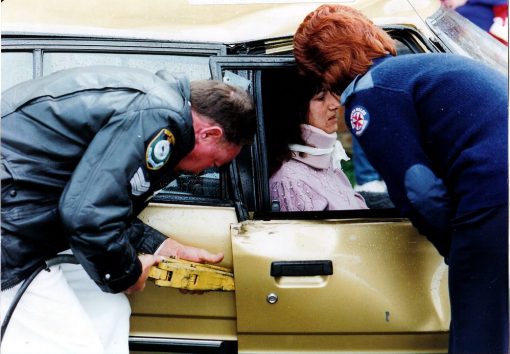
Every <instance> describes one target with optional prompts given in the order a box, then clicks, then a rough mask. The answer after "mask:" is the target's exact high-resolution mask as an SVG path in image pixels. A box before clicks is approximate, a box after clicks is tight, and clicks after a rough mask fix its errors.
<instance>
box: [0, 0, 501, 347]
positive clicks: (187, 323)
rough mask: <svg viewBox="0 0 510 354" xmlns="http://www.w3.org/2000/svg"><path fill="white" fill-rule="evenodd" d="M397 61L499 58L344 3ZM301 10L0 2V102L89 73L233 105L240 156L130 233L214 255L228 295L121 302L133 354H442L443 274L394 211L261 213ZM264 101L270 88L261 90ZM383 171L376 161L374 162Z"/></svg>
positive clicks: (493, 49)
mask: <svg viewBox="0 0 510 354" xmlns="http://www.w3.org/2000/svg"><path fill="white" fill-rule="evenodd" d="M330 2H331V3H337V2H341V3H344V4H345V5H348V6H353V7H356V8H358V9H360V10H361V11H363V12H364V13H365V14H366V15H367V16H369V17H370V18H371V19H372V20H373V21H374V22H375V23H376V24H377V25H379V26H381V27H382V28H383V29H384V30H385V31H387V32H388V34H389V35H390V36H391V37H392V38H393V39H394V40H395V41H396V43H397V48H398V54H399V55H400V54H413V53H429V52H431V53H434V52H453V53H458V54H460V55H464V56H469V57H473V58H475V59H477V60H480V61H483V62H485V63H487V64H489V65H491V66H493V67H496V68H497V69H498V70H500V71H502V72H503V73H505V74H506V75H508V57H507V55H508V52H507V49H506V47H504V46H503V45H502V44H500V43H499V42H497V41H496V40H494V39H493V38H492V37H490V36H489V35H487V34H486V33H485V32H483V31H482V30H480V29H478V28H477V27H475V26H474V25H473V24H471V23H470V22H468V21H467V20H465V19H464V18H462V17H460V15H458V14H457V13H455V12H452V11H450V10H446V9H444V8H441V7H440V4H439V1H434V0H351V1H330ZM319 4H320V3H319V2H313V1H299V0H297V1H287V0H253V1H249V0H145V1H143V2H142V1H133V0H110V1H104V0H73V1H66V0H45V1H44V2H43V1H40V0H4V1H2V4H1V6H2V8H1V10H2V13H1V16H2V18H1V19H2V22H1V25H2V54H1V58H2V66H1V73H2V74H1V84H2V90H6V89H8V88H9V87H12V86H13V85H15V84H17V83H19V82H22V81H25V80H28V79H32V78H35V77H40V76H44V75H48V74H50V73H52V72H55V71H58V70H62V69H67V68H72V67H78V66H89V65H120V66H130V67H137V68H143V69H146V70H149V71H151V72H156V71H158V70H161V69H167V70H168V71H170V72H172V73H185V74H187V75H188V76H189V77H190V79H191V80H194V79H209V78H212V79H218V80H224V81H226V82H229V83H231V84H234V85H239V86H241V87H243V88H245V89H246V90H248V91H249V92H250V93H251V95H252V96H253V99H254V102H255V104H256V111H257V132H256V136H255V139H254V142H253V144H252V145H250V146H248V147H245V148H244V149H243V150H242V152H241V154H240V155H239V156H238V157H237V158H236V159H235V160H234V161H233V162H232V163H231V164H230V165H229V166H228V167H227V168H222V169H210V170H208V171H206V172H205V173H203V174H201V175H199V176H197V175H181V176H179V178H178V179H177V180H175V181H173V182H172V183H170V184H169V185H168V186H167V187H166V188H164V189H163V190H162V191H160V193H158V194H157V195H155V196H154V198H153V199H152V200H151V203H150V204H149V206H148V207H147V208H146V209H145V210H144V211H143V212H142V213H141V214H140V215H139V218H140V219H141V220H143V221H144V222H146V223H147V224H149V225H151V226H152V227H154V228H156V229H158V230H160V231H161V232H163V233H164V234H166V235H168V236H169V237H172V238H174V239H176V240H178V241H180V242H182V243H185V244H188V245H193V246H196V247H202V248H206V249H208V250H210V251H212V252H223V253H224V254H225V259H224V260H223V262H222V263H221V264H220V265H221V266H223V267H227V268H232V269H233V270H234V275H235V286H236V290H235V291H234V292H207V293H205V294H203V295H200V296H199V295H183V294H181V293H180V292H179V291H178V290H176V289H172V288H162V287H156V286H155V285H154V284H152V283H148V285H147V287H146V289H145V291H143V292H142V293H137V294H133V295H131V296H130V302H131V306H132V317H131V336H130V348H131V351H132V352H133V353H142V352H143V353H147V352H179V353H184V352H185V353H235V352H239V353H262V352H266V353H267V352H271V353H278V352H279V353H292V352H300V353H320V352H329V353H332V352H335V353H341V352H345V353H347V352H349V353H352V352H356V353H383V352H384V353H387V352H393V353H395V352H399V353H446V352H447V348H448V328H449V320H450V314H449V312H450V308H449V300H448V288H447V282H448V281H447V266H446V265H445V263H444V261H443V259H442V258H441V257H440V256H439V254H438V253H437V251H436V250H435V249H434V248H433V246H432V245H431V244H430V243H429V242H428V241H427V239H426V238H425V237H423V236H422V235H420V234H418V232H417V230H416V229H415V228H413V226H412V225H411V224H410V222H409V220H407V219H405V218H401V217H400V216H399V215H398V213H397V212H396V210H394V209H380V208H375V209H368V210H350V211H324V212H280V211H279V210H278V205H276V204H275V203H272V201H271V200H270V197H269V185H268V179H269V172H268V155H267V154H268V152H267V149H266V146H267V144H266V142H267V141H268V140H269V139H274V138H277V137H273V136H271V129H270V126H271V119H275V118H274V114H273V112H274V111H275V107H276V106H277V104H278V99H276V98H277V97H276V96H277V95H280V94H284V90H281V85H282V83H285V80H286V78H288V77H292V76H294V75H297V71H296V67H295V62H294V58H293V56H292V35H293V33H294V31H295V30H296V28H297V26H298V25H299V23H300V22H301V21H302V19H303V18H304V17H305V16H306V14H308V13H309V12H310V11H312V10H313V9H315V8H316V7H317V6H319ZM276 87H279V89H278V90H276ZM388 154H389V155H388V158H391V155H390V152H388Z"/></svg>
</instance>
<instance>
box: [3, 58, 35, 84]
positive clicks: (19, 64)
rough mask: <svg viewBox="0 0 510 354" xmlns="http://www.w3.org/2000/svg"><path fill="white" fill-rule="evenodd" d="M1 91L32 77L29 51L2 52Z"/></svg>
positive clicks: (32, 63)
mask: <svg viewBox="0 0 510 354" xmlns="http://www.w3.org/2000/svg"><path fill="white" fill-rule="evenodd" d="M1 67H2V91H5V90H6V89H8V88H9V87H12V86H14V85H16V84H18V83H20V82H23V81H26V80H30V79H32V78H33V77H34V69H33V67H34V61H33V54H32V53H31V52H10V53H9V52H7V53H2V65H1Z"/></svg>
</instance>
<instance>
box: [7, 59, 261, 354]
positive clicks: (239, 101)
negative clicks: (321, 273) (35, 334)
mask: <svg viewBox="0 0 510 354" xmlns="http://www.w3.org/2000/svg"><path fill="white" fill-rule="evenodd" d="M190 86H191V89H190ZM1 134H2V135H1V137H2V171H1V172H2V275H1V277H2V290H5V289H7V290H6V292H4V293H2V295H5V294H6V293H7V292H11V293H12V292H13V291H14V290H15V289H17V288H19V286H20V283H21V282H22V281H23V280H24V279H26V278H27V277H28V276H29V275H30V274H31V273H32V272H34V270H35V269H37V268H38V267H40V265H41V264H43V263H44V260H46V259H48V258H50V257H52V256H54V255H56V254H57V253H59V252H62V251H65V250H67V249H71V250H72V252H73V254H74V255H75V257H76V259H77V260H78V261H79V263H80V265H81V266H83V268H84V270H85V271H86V273H87V274H88V276H89V277H90V278H91V279H92V280H93V281H94V282H95V283H96V284H97V286H99V288H100V289H101V290H103V291H104V292H107V293H114V294H115V293H120V292H124V291H125V292H128V293H129V292H132V291H139V290H142V289H143V287H144V285H145V281H146V278H147V274H148V270H149V268H150V266H152V265H153V264H155V263H157V262H158V259H159V257H157V256H156V255H158V256H161V255H165V256H169V255H178V256H179V257H181V258H185V259H189V260H192V261H198V262H211V263H215V262H219V261H221V259H222V258H223V256H222V255H221V254H218V255H213V254H211V253H209V252H207V251H205V250H201V249H196V248H193V247H187V246H184V245H181V244H179V243H177V242H176V241H174V240H171V239H167V237H165V236H164V235H162V234H161V233H159V232H158V231H156V230H154V229H152V228H151V227H149V226H148V225H145V224H143V223H142V222H141V221H140V220H139V219H137V218H136V216H137V215H138V213H139V212H140V211H141V210H142V209H143V208H144V207H145V206H146V203H147V200H148V199H149V198H150V197H151V196H152V194H153V193H154V191H157V190H159V189H161V188H163V187H164V186H165V185H166V184H168V183H169V181H170V180H171V179H172V178H173V177H174V176H176V174H177V173H178V172H180V171H188V172H193V173H197V172H200V171H203V170H204V169H206V168H208V167H213V166H221V165H224V164H227V163H229V162H230V161H231V160H232V159H233V158H234V157H235V156H236V155H237V154H238V153H239V151H240V150H241V147H242V146H243V145H245V144H249V143H250V140H251V138H252V136H253V134H254V111H253V105H252V102H251V99H250V97H249V96H248V94H247V93H246V92H244V91H242V90H241V89H239V88H236V87H232V86H229V85H226V84H223V83H221V82H216V81H211V80H205V81H196V82H192V83H191V85H190V84H189V82H188V81H187V80H186V79H184V78H177V77H173V76H171V75H168V74H167V73H161V74H160V75H154V74H151V73H148V72H146V71H143V70H138V69H131V68H120V67H89V68H76V69H71V70H65V71H61V72H58V73H55V74H53V75H50V76H47V77H43V78H39V79H36V80H32V81H28V82H25V83H21V84H19V85H17V86H15V87H13V88H11V89H9V90H8V91H6V92H4V93H3V94H2V132H1ZM139 253H144V255H138V254H139ZM36 280H37V279H36ZM34 283H37V282H34ZM34 286H35V285H34ZM25 296H27V297H29V294H28V293H27V295H25ZM121 296H124V295H123V294H121ZM2 300H4V296H3V299H2ZM26 301H29V300H28V299H27V300H26ZM5 302H6V301H2V303H3V304H4V303H5ZM43 305H44V302H43ZM34 310H35V309H34ZM2 314H4V308H2ZM18 325H19V323H18ZM16 331H18V332H19V333H21V332H23V336H25V337H27V333H26V332H25V329H24V328H23V326H22V325H20V326H19V327H18V326H16V325H15V323H14V317H13V321H12V322H11V324H10V327H9V331H8V332H7V333H6V337H8V336H7V334H8V333H9V332H11V333H15V332H16ZM28 337H29V336H28ZM85 337H86V336H85ZM44 340H46V339H44V338H43V341H44ZM59 341H64V342H65V339H64V338H62V337H61V338H59ZM47 342H48V343H47V345H48V348H51V349H52V350H53V351H54V352H56V351H57V350H56V349H55V348H52V346H53V345H56V344H55V343H50V342H49V340H48V341H47ZM33 343H37V341H35V340H34V341H33ZM4 344H5V341H4ZM34 345H38V346H39V348H40V345H39V344H34ZM123 345H124V348H123V350H125V349H126V348H127V337H126V343H125V344H124V343H123ZM77 346H79V345H77ZM4 347H5V345H3V348H2V349H5V348H4ZM27 348H29V347H27ZM94 348H95V347H94ZM69 349H71V351H74V349H73V346H72V345H71V346H70V347H67V348H65V349H63V350H62V351H65V350H69ZM88 350H90V348H89V349H88ZM94 350H95V349H94ZM105 350H106V351H108V349H105ZM112 350H117V348H115V349H112Z"/></svg>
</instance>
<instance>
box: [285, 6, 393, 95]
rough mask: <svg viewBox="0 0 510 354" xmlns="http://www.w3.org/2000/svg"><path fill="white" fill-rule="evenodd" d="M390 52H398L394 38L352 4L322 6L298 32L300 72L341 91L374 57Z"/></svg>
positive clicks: (307, 17)
mask: <svg viewBox="0 0 510 354" xmlns="http://www.w3.org/2000/svg"><path fill="white" fill-rule="evenodd" d="M387 54H392V55H396V49H395V43H394V42H393V40H392V39H391V37H390V36H389V35H388V34H387V33H386V32H384V30H382V29H380V28H379V27H377V26H376V25H375V24H374V23H373V22H372V21H370V20H369V19H368V18H367V17H366V16H365V15H363V14H362V13H361V12H359V11H358V10H355V9H353V8H351V7H348V6H342V5H322V6H319V7H318V8H317V9H316V10H315V11H313V12H311V13H310V14H308V16H306V17H305V19H304V20H303V22H302V23H301V25H300V26H299V28H298V30H297V32H296V34H295V35H294V56H295V58H296V62H297V65H298V68H299V71H300V72H301V73H302V74H304V75H307V76H309V77H311V78H314V79H315V80H321V81H323V82H324V83H325V85H326V87H327V88H328V89H331V90H333V91H337V92H339V91H342V90H343V89H344V88H345V87H346V86H347V85H348V84H349V83H350V82H351V80H352V79H353V78H355V77H356V76H357V75H358V74H364V73H365V72H367V70H368V69H369V68H370V66H371V65H372V59H375V58H378V57H381V56H384V55H387Z"/></svg>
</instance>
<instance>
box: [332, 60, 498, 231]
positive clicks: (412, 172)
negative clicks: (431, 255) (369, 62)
mask: <svg viewBox="0 0 510 354" xmlns="http://www.w3.org/2000/svg"><path fill="white" fill-rule="evenodd" d="M507 84H508V82H507V78H506V77H505V76H504V75H502V74H500V73H498V72H497V71H495V70H493V69H491V68H489V67H487V66H485V65H483V64H480V63H478V62H475V61H473V60H471V59H468V58H465V57H460V56H456V55H452V54H437V53H435V54H411V55H401V56H397V57H392V56H387V57H383V58H378V59H376V60H375V61H374V65H373V66H372V67H371V69H370V70H369V71H368V72H367V73H366V74H365V75H363V76H358V77H357V78H356V79H355V80H354V81H353V82H352V83H351V84H350V85H349V86H348V87H347V88H346V89H345V91H344V92H343V94H342V97H341V101H342V104H344V105H345V112H346V113H345V118H346V123H347V126H348V127H351V131H352V133H353V134H354V136H355V137H356V138H357V139H358V141H359V143H360V144H361V146H362V147H363V150H364V151H365V153H366V155H367V156H368V158H369V160H370V162H371V163H372V164H373V165H374V167H375V168H376V169H377V170H378V171H379V172H380V173H381V175H382V177H383V178H384V179H385V181H386V183H387V185H388V192H389V193H390V197H391V199H392V201H393V203H394V204H395V205H396V206H397V208H399V209H400V210H401V211H402V214H403V216H406V217H409V218H410V219H411V221H412V222H413V223H414V224H415V226H416V227H417V228H418V229H419V230H420V232H422V233H423V234H425V235H430V234H434V233H444V232H447V231H448V229H449V226H450V224H451V220H452V218H454V217H458V216H461V215H464V214H467V213H470V212H473V211H477V210H479V209H481V208H486V207H493V206H497V205H502V204H505V203H507V201H508V152H507V149H508V86H507Z"/></svg>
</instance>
